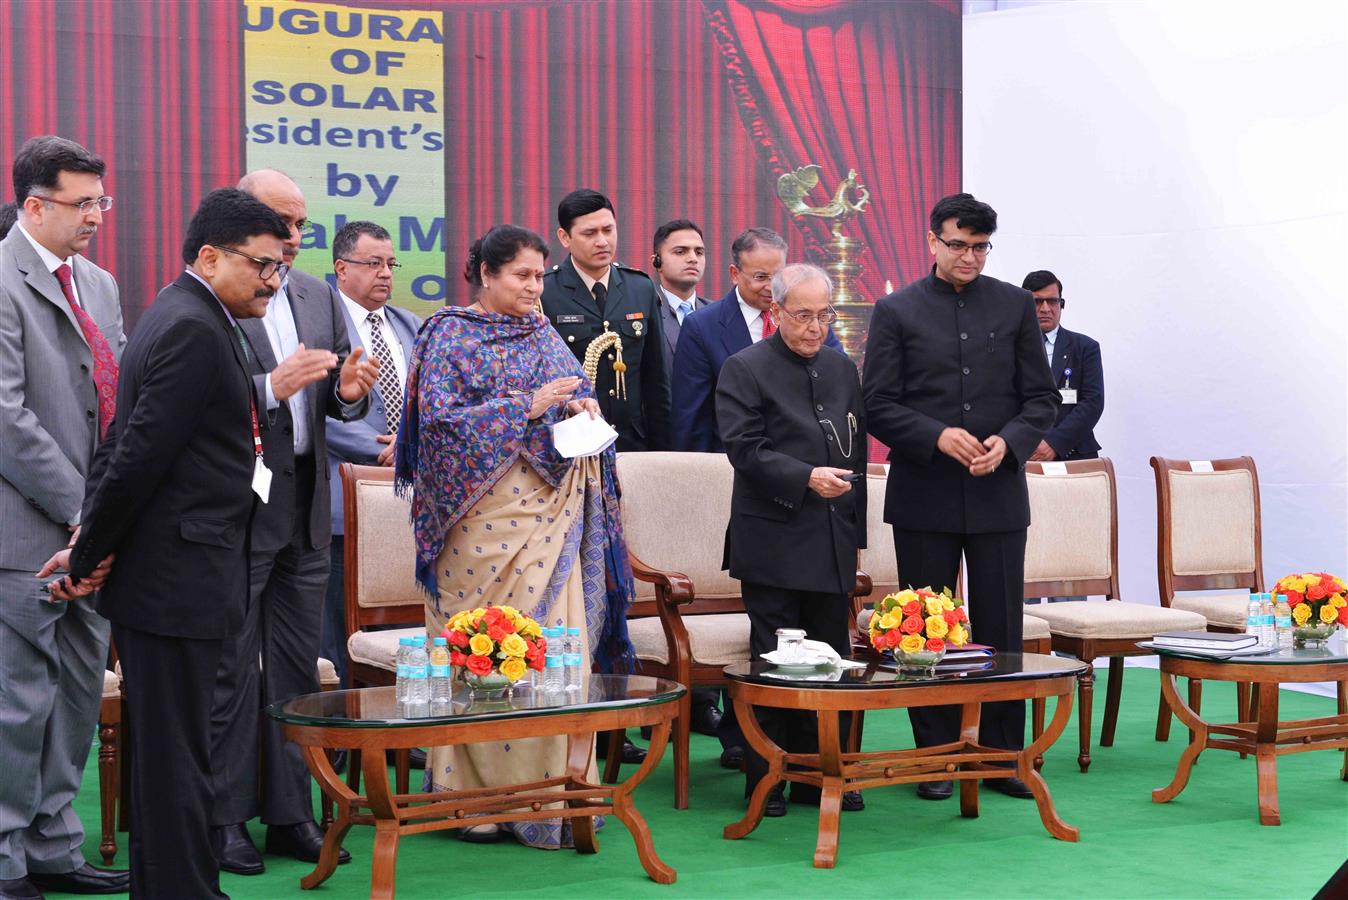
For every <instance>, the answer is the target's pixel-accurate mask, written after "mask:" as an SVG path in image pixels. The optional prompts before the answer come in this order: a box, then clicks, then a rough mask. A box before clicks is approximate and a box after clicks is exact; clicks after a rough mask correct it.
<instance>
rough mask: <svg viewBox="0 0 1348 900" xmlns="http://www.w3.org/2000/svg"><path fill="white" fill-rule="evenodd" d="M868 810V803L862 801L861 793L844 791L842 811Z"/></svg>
mask: <svg viewBox="0 0 1348 900" xmlns="http://www.w3.org/2000/svg"><path fill="white" fill-rule="evenodd" d="M865 808H866V801H865V800H863V799H861V791H843V795H842V811H843V812H860V811H861V810H863V809H865Z"/></svg>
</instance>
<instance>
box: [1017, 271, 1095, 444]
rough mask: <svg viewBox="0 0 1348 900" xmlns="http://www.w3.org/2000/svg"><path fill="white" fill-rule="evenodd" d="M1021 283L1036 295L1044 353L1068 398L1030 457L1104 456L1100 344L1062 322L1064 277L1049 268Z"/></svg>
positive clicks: (1060, 387)
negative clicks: (1099, 434)
mask: <svg viewBox="0 0 1348 900" xmlns="http://www.w3.org/2000/svg"><path fill="white" fill-rule="evenodd" d="M1021 287H1023V288H1024V289H1025V290H1027V291H1029V292H1030V293H1031V294H1033V295H1034V304H1035V307H1034V308H1035V315H1036V316H1037V317H1038V319H1039V330H1040V332H1041V333H1042V334H1043V341H1044V354H1045V356H1046V357H1047V358H1048V363H1049V367H1050V368H1051V369H1052V370H1053V383H1054V384H1055V385H1057V387H1058V394H1059V396H1060V397H1061V398H1062V401H1061V405H1060V406H1059V407H1058V417H1057V420H1056V421H1055V422H1054V423H1053V427H1052V428H1050V429H1049V432H1048V434H1046V435H1044V438H1043V440H1041V441H1040V442H1039V446H1038V448H1036V449H1035V451H1034V453H1032V454H1030V461H1031V462H1051V461H1053V460H1069V459H1095V458H1096V457H1098V456H1099V455H1100V444H1099V442H1098V441H1096V439H1095V423H1096V422H1099V421H1100V415H1101V414H1102V413H1103V412H1104V411H1105V373H1104V368H1103V367H1102V366H1101V364H1100V344H1099V343H1097V342H1096V341H1095V340H1093V339H1091V338H1089V337H1087V336H1086V335H1084V334H1081V333H1080V332H1076V331H1068V330H1067V329H1066V328H1063V327H1062V325H1061V324H1059V323H1060V322H1061V321H1062V311H1063V309H1064V308H1066V306H1067V299H1066V298H1065V297H1063V295H1062V282H1061V281H1059V280H1058V276H1056V275H1054V274H1053V273H1052V272H1050V271H1048V270H1047V269H1042V270H1040V271H1037V272H1031V273H1030V274H1029V275H1026V276H1025V281H1024V282H1022V283H1021Z"/></svg>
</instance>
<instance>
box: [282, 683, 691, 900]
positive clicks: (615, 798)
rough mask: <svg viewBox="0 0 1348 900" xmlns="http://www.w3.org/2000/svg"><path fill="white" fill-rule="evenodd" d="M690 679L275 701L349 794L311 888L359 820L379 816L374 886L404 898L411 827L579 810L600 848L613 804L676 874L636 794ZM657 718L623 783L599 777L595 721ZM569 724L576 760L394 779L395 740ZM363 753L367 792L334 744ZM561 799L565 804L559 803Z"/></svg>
mask: <svg viewBox="0 0 1348 900" xmlns="http://www.w3.org/2000/svg"><path fill="white" fill-rule="evenodd" d="M684 693H685V690H684V688H683V686H682V685H680V684H678V683H676V682H673V681H666V680H664V679H660V678H650V677H646V676H640V675H591V676H590V677H589V681H588V682H587V683H586V684H585V685H583V688H582V691H581V692H580V694H579V695H578V696H571V695H565V694H562V695H557V694H543V693H542V692H541V691H533V690H522V691H517V692H516V693H515V695H514V697H513V698H511V699H501V700H486V701H481V700H478V701H474V700H472V699H471V698H470V697H469V695H468V693H467V689H466V688H465V687H464V686H462V685H457V684H456V691H455V694H454V699H453V701H452V702H450V703H449V704H440V705H437V707H436V708H431V707H430V706H426V707H424V708H422V709H420V710H413V711H411V712H415V713H417V714H415V715H411V714H409V709H408V708H407V707H406V706H404V705H402V704H399V703H398V702H397V701H396V699H395V696H394V689H393V688H392V687H377V688H362V689H360V690H353V691H328V692H324V693H318V694H306V695H304V696H302V697H296V698H295V699H293V700H289V701H287V702H285V703H279V704H273V705H272V706H269V707H268V708H267V715H269V716H271V717H272V718H273V719H276V720H278V721H280V722H281V723H282V724H283V725H284V726H285V732H286V737H287V738H288V739H290V740H292V741H294V742H295V743H296V744H298V745H299V746H300V751H301V753H302V754H303V755H304V759H305V762H306V763H307V764H308V766H309V771H310V772H312V773H313V775H314V778H315V779H317V781H318V783H319V786H320V787H321V788H322V789H323V791H324V793H326V794H327V795H328V796H329V797H330V798H331V799H332V800H333V801H334V802H335V803H336V805H337V818H336V821H335V822H334V823H333V824H332V826H331V827H330V828H329V829H328V832H327V836H326V838H325V839H324V842H323V850H322V853H321V854H320V856H319V860H318V864H317V866H316V867H315V868H314V871H313V872H311V873H309V874H308V875H306V876H305V877H304V878H303V879H301V880H300V886H301V887H303V888H304V889H306V890H307V889H310V888H314V887H317V886H318V885H320V884H322V883H323V882H324V881H325V880H326V879H327V878H328V876H330V875H331V874H332V873H333V871H334V870H335V869H336V868H337V852H338V849H339V848H340V847H341V845H342V840H343V838H345V836H346V833H347V831H349V830H350V828H351V826H352V825H373V826H374V827H375V843H374V853H373V860H372V872H371V878H370V896H371V897H379V898H384V897H392V896H393V890H394V878H395V870H396V862H397V853H398V838H399V837H400V836H401V835H404V834H419V833H421V832H424V831H440V830H444V829H450V828H463V827H466V826H469V825H485V824H489V823H494V822H517V821H523V820H531V819H550V818H559V817H564V818H569V819H571V829H572V837H573V840H574V842H575V847H576V850H577V852H579V853H595V852H597V851H598V849H599V845H598V843H597V842H596V841H595V829H594V816H597V815H604V814H609V813H611V814H613V815H614V816H616V817H617V818H618V819H619V820H620V821H621V822H622V823H623V824H624V825H625V826H627V830H628V831H630V832H631V833H632V838H633V840H634V841H635V842H636V847H637V856H638V857H639V859H640V860H641V865H642V867H643V868H644V869H645V870H646V873H647V874H648V875H649V876H650V877H651V878H652V879H653V880H655V881H658V882H660V883H661V884H672V883H673V882H674V879H675V872H674V870H673V869H672V868H670V867H669V866H667V865H665V863H664V862H662V861H661V860H660V857H659V856H657V855H656V852H655V845H654V844H653V843H652V841H651V834H650V830H649V829H648V828H647V826H646V820H645V819H644V818H642V816H641V813H639V812H638V811H637V809H636V806H635V805H634V804H633V803H632V791H633V790H634V789H635V788H636V786H637V785H638V784H640V783H641V782H642V781H643V780H644V779H645V778H646V776H647V775H649V774H650V773H651V771H652V770H654V769H655V767H656V765H657V764H658V763H659V762H660V757H661V755H662V754H663V753H664V750H665V744H666V743H667V742H668V740H669V730H670V723H671V722H672V721H673V720H674V718H675V716H677V715H678V710H679V703H678V701H679V698H680V697H682V696H683V695H684ZM643 725H649V726H651V728H652V731H651V742H650V749H649V750H648V751H647V753H646V761H645V762H644V763H642V765H641V766H640V767H638V768H637V769H636V770H635V771H634V772H633V773H632V775H631V776H630V777H629V778H627V780H626V781H623V782H621V783H620V784H596V783H594V782H593V781H591V780H590V776H589V773H590V771H591V768H592V763H593V758H594V734H595V732H602V731H611V730H614V729H624V728H633V727H639V726H643ZM553 735H566V736H567V738H568V742H567V771H566V772H565V773H563V774H560V775H557V776H554V777H549V778H543V779H540V780H538V781H532V782H529V783H527V784H517V785H508V786H504V787H490V788H482V789H478V790H468V791H441V792H436V793H411V794H395V793H394V792H393V791H392V790H390V786H389V777H388V767H387V763H386V762H385V759H384V752H385V751H386V750H399V749H409V748H412V747H441V746H447V745H451V744H473V743H485V742H489V741H503V740H516V739H520V738H530V737H548V736H553ZM340 748H345V749H350V750H352V751H355V752H353V756H352V763H351V764H352V765H353V766H354V765H355V760H354V756H355V753H359V756H360V766H361V773H362V775H363V776H364V781H365V791H366V793H365V794H364V795H358V794H356V793H355V792H354V791H353V790H352V789H351V788H350V787H348V786H347V785H346V784H345V783H344V782H343V781H342V780H341V778H340V777H338V775H337V773H336V772H335V771H333V768H332V764H331V763H330V762H329V761H328V758H327V755H326V753H325V752H324V751H325V750H327V749H340ZM558 806H560V807H561V808H557V807H558Z"/></svg>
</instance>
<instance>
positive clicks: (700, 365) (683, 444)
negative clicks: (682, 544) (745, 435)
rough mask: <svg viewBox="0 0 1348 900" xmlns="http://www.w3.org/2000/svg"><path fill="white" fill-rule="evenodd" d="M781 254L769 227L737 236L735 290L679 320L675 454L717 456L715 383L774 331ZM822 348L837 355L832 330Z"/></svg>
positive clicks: (783, 258)
mask: <svg viewBox="0 0 1348 900" xmlns="http://www.w3.org/2000/svg"><path fill="white" fill-rule="evenodd" d="M786 249H787V247H786V240H785V239H784V238H783V237H782V236H781V235H780V234H778V233H777V232H775V231H773V230H772V229H771V228H749V229H747V230H745V231H743V232H741V233H740V235H739V236H738V237H736V238H735V241H734V243H733V244H731V245H730V258H731V263H730V279H731V280H732V281H733V282H735V286H734V287H733V288H731V289H730V293H728V294H726V295H725V297H723V298H722V299H721V301H720V302H719V303H713V304H712V305H711V306H709V307H707V308H706V309H705V310H700V311H695V312H694V313H693V314H692V315H690V316H689V317H688V318H687V319H685V320H684V324H683V332H682V333H681V334H680V337H679V351H678V353H676V354H675V356H674V380H673V382H672V383H673V401H672V418H673V422H674V425H673V431H674V449H675V450H694V451H698V452H701V453H720V452H721V449H722V448H721V436H720V434H719V433H718V432H717V427H716V399H715V395H716V379H717V377H718V376H719V375H720V374H721V366H723V365H725V361H726V360H727V359H729V358H730V357H731V356H733V355H734V354H736V353H738V352H740V351H741V350H743V349H744V348H745V347H748V346H749V345H750V344H757V343H758V342H759V341H761V340H763V338H765V337H771V336H772V334H773V333H774V332H775V331H776V330H777V325H776V323H775V322H773V320H772V316H771V313H770V311H769V307H771V305H772V276H773V275H776V274H777V272H779V271H780V270H781V268H782V267H783V266H785V265H786ZM825 343H827V344H828V346H830V347H832V348H833V349H834V350H837V351H838V352H839V353H841V352H843V348H842V344H840V343H839V342H838V338H837V337H836V336H835V335H834V334H833V329H832V328H829V329H828V334H827V337H826V339H825Z"/></svg>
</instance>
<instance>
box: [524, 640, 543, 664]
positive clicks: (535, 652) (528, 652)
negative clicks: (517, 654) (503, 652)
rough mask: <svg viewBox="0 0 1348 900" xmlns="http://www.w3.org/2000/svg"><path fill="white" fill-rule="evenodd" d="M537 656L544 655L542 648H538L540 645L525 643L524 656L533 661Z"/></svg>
mask: <svg viewBox="0 0 1348 900" xmlns="http://www.w3.org/2000/svg"><path fill="white" fill-rule="evenodd" d="M536 656H537V657H540V658H541V657H542V656H543V651H542V650H540V649H539V648H538V645H537V644H525V645H524V658H525V659H527V660H528V661H529V662H533V661H534V657H536Z"/></svg>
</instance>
